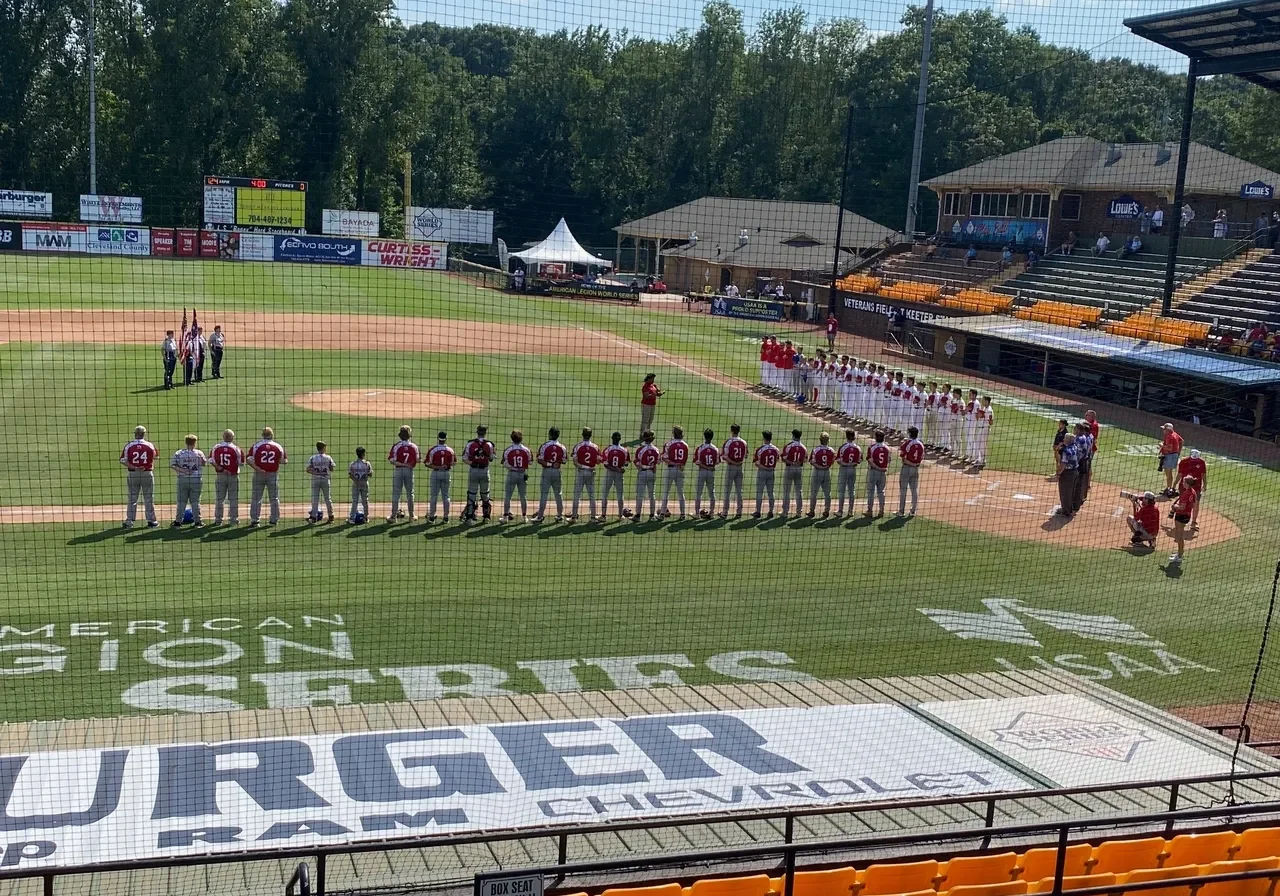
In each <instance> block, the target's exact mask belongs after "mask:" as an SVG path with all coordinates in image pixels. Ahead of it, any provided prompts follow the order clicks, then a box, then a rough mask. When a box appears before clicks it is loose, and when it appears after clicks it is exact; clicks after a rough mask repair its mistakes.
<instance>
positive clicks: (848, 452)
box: [836, 442, 862, 467]
mask: <svg viewBox="0 0 1280 896" xmlns="http://www.w3.org/2000/svg"><path fill="white" fill-rule="evenodd" d="M836 460H838V461H839V462H840V466H842V467H856V466H857V465H858V464H860V463H862V449H861V448H859V447H858V445H857V443H856V442H845V443H844V444H843V445H841V446H840V450H839V451H837V452H836Z"/></svg>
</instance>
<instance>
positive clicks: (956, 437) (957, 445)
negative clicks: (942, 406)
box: [949, 389, 968, 457]
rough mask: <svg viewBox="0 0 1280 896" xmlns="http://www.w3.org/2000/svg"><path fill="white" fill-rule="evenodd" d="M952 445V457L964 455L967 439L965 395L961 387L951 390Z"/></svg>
mask: <svg viewBox="0 0 1280 896" xmlns="http://www.w3.org/2000/svg"><path fill="white" fill-rule="evenodd" d="M949 409H950V411H951V446H950V449H951V450H950V452H949V453H950V455H951V456H952V457H964V455H965V446H966V445H967V444H968V443H967V442H966V441H965V432H964V396H963V395H962V394H961V392H960V390H959V389H952V390H951V402H950V407H949Z"/></svg>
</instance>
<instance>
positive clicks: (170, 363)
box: [160, 330, 178, 389]
mask: <svg viewBox="0 0 1280 896" xmlns="http://www.w3.org/2000/svg"><path fill="white" fill-rule="evenodd" d="M160 353H161V354H162V355H163V356H164V387H165V388H166V389H172V388H173V372H174V370H176V369H177V368H178V340H176V339H174V338H173V330H165V331H164V342H162V343H161V344H160Z"/></svg>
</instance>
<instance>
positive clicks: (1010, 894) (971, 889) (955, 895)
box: [947, 880, 1027, 896]
mask: <svg viewBox="0 0 1280 896" xmlns="http://www.w3.org/2000/svg"><path fill="white" fill-rule="evenodd" d="M1025 892H1027V882H1026V881H1025V880H1007V881H1005V882H1004V883H998V884H971V885H969V886H965V887H951V888H949V889H948V890H947V893H948V894H949V896H1022V894H1023V893H1025Z"/></svg>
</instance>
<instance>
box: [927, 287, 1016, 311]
mask: <svg viewBox="0 0 1280 896" xmlns="http://www.w3.org/2000/svg"><path fill="white" fill-rule="evenodd" d="M938 304H939V305H942V306H943V307H944V308H955V309H956V310H958V311H974V312H977V313H978V314H1007V313H1008V311H1009V309H1010V308H1012V307H1013V298H1012V297H1011V296H1002V295H1000V294H999V293H994V292H987V291H986V290H984V289H962V290H961V291H960V292H958V293H956V294H955V295H954V296H945V297H943V298H941V299H939V300H938Z"/></svg>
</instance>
